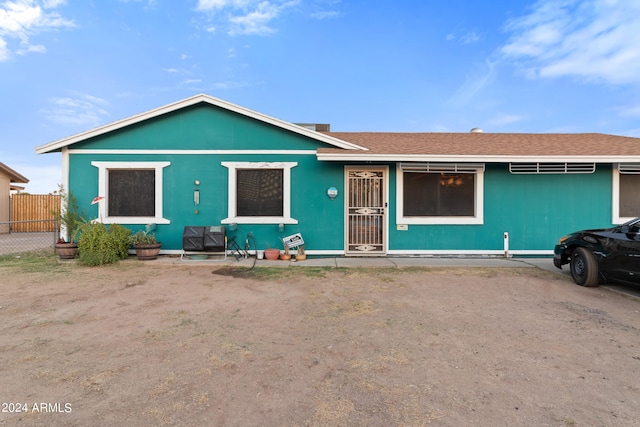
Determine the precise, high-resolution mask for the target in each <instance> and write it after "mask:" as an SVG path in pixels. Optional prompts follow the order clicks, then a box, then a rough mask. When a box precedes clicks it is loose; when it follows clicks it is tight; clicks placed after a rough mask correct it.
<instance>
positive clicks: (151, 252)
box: [133, 243, 162, 261]
mask: <svg viewBox="0 0 640 427" xmlns="http://www.w3.org/2000/svg"><path fill="white" fill-rule="evenodd" d="M161 246H162V243H155V244H152V245H133V249H134V250H135V251H136V256H137V257H138V259H139V260H143V261H148V260H151V259H156V258H158V254H160V247H161Z"/></svg>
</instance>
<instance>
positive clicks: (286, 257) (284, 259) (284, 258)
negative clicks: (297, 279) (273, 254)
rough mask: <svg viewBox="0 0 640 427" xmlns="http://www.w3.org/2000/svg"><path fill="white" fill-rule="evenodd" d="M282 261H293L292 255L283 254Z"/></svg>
mask: <svg viewBox="0 0 640 427" xmlns="http://www.w3.org/2000/svg"><path fill="white" fill-rule="evenodd" d="M280 259H281V260H283V261H289V260H290V259H291V254H282V255H280Z"/></svg>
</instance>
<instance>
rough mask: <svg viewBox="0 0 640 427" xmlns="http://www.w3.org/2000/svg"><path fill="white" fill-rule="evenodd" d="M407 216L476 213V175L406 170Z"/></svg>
mask: <svg viewBox="0 0 640 427" xmlns="http://www.w3.org/2000/svg"><path fill="white" fill-rule="evenodd" d="M403 177H404V178H403V179H404V194H403V209H404V216H414V217H434V216H474V215H475V174H472V173H412V172H404V173H403Z"/></svg>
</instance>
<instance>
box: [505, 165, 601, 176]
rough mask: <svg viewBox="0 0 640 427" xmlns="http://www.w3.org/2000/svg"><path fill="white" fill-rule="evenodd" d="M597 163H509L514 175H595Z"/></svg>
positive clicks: (510, 170)
mask: <svg viewBox="0 0 640 427" xmlns="http://www.w3.org/2000/svg"><path fill="white" fill-rule="evenodd" d="M595 171H596V164H595V163H509V172H511V173H512V174H543V173H594V172H595Z"/></svg>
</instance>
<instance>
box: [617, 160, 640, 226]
mask: <svg viewBox="0 0 640 427" xmlns="http://www.w3.org/2000/svg"><path fill="white" fill-rule="evenodd" d="M619 168H620V165H619V164H616V165H614V167H613V168H612V169H613V179H612V182H613V185H612V187H613V188H612V201H611V205H612V206H611V208H612V213H611V217H612V220H611V221H612V223H613V224H624V223H625V222H627V221H631V220H632V219H634V218H635V217H626V216H620V174H621V172H620V169H619ZM634 174H637V173H634Z"/></svg>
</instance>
